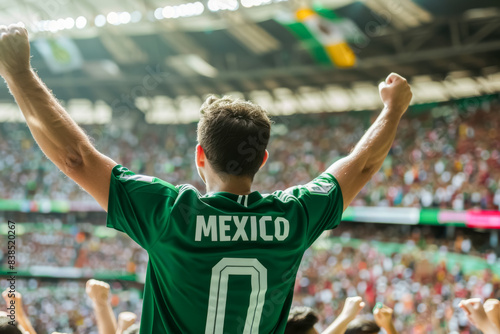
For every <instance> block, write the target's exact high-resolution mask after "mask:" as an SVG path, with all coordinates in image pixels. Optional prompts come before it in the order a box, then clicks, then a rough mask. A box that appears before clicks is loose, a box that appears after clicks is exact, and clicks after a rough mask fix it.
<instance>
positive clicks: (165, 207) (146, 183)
mask: <svg viewBox="0 0 500 334" xmlns="http://www.w3.org/2000/svg"><path fill="white" fill-rule="evenodd" d="M177 194H178V191H177V189H176V187H174V186H173V185H171V184H170V183H168V182H165V181H163V180H160V179H158V178H155V177H152V176H146V175H138V174H135V173H133V172H131V171H130V170H128V169H127V168H126V167H123V166H122V165H116V166H115V167H113V170H112V172H111V182H110V185H109V199H108V215H107V218H106V226H107V227H111V228H114V229H116V230H118V231H121V232H124V233H126V234H127V235H128V236H130V237H131V238H132V239H133V240H134V241H135V242H137V243H138V244H139V245H140V246H141V247H143V248H145V249H149V248H150V246H152V245H153V244H154V243H155V242H156V240H158V239H159V237H160V235H161V234H162V232H163V231H165V229H166V228H167V224H168V222H169V218H170V212H171V209H172V206H173V204H174V202H175V199H176V198H177Z"/></svg>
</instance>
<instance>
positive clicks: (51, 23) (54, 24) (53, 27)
mask: <svg viewBox="0 0 500 334" xmlns="http://www.w3.org/2000/svg"><path fill="white" fill-rule="evenodd" d="M47 30H48V31H50V32H57V30H58V29H57V21H54V20H51V21H49V27H48V29H47Z"/></svg>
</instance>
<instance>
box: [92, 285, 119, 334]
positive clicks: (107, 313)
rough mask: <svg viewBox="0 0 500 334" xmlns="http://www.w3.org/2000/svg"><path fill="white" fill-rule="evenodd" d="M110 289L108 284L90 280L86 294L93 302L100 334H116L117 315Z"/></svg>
mask: <svg viewBox="0 0 500 334" xmlns="http://www.w3.org/2000/svg"><path fill="white" fill-rule="evenodd" d="M109 291H110V287H109V284H108V283H106V282H102V281H98V280H95V279H90V280H88V281H87V285H86V287H85V292H86V293H87V295H88V296H89V297H90V299H91V300H92V305H93V306H94V314H95V317H96V321H97V330H98V332H99V334H115V333H116V329H117V325H116V318H115V314H114V313H113V309H112V308H111V303H110V302H109V296H110V293H109Z"/></svg>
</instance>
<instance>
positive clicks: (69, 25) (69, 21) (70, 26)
mask: <svg viewBox="0 0 500 334" xmlns="http://www.w3.org/2000/svg"><path fill="white" fill-rule="evenodd" d="M74 26H75V20H74V19H73V18H71V17H68V18H66V20H64V28H65V29H73V27H74Z"/></svg>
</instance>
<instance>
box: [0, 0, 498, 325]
mask: <svg viewBox="0 0 500 334" xmlns="http://www.w3.org/2000/svg"><path fill="white" fill-rule="evenodd" d="M0 8H1V9H0V24H10V23H17V22H23V23H24V24H25V26H26V28H27V29H28V31H29V33H30V39H31V52H32V55H33V57H32V66H33V67H34V68H35V69H36V70H37V71H38V73H39V75H40V77H41V78H42V79H43V81H44V82H45V83H46V84H47V86H48V87H49V88H50V89H52V90H53V92H54V94H55V95H56V97H57V98H58V99H59V100H60V101H61V103H62V104H63V105H64V106H65V108H66V109H67V110H68V112H69V113H70V114H71V115H72V117H73V118H74V119H75V120H76V121H77V122H78V123H79V124H80V125H81V126H82V127H83V128H84V129H85V131H86V132H87V133H88V135H89V136H90V137H92V138H93V141H94V143H95V145H96V147H97V148H98V149H99V150H100V151H101V152H103V153H104V154H106V155H108V156H110V157H111V158H112V159H114V160H115V161H117V162H118V163H120V164H122V165H124V166H126V167H128V168H129V169H131V170H132V171H134V172H136V173H141V174H147V175H154V176H157V177H159V178H162V179H164V180H166V181H168V182H170V183H173V184H181V183H191V184H193V185H195V186H196V187H197V188H198V189H199V190H200V191H202V192H204V186H203V183H202V182H201V180H200V179H199V177H198V175H197V173H196V168H195V164H194V148H195V145H196V121H197V120H198V117H199V116H198V115H199V107H200V105H201V103H202V101H203V100H204V99H205V97H206V96H207V95H208V94H219V95H224V94H227V95H231V96H235V97H241V98H245V99H250V100H252V101H254V102H256V103H258V104H260V105H262V106H264V107H265V108H266V109H267V110H268V111H269V113H270V114H271V115H272V117H273V120H274V122H275V124H274V128H273V130H272V139H271V143H270V146H269V148H268V149H269V152H270V156H271V159H270V161H269V163H267V164H266V166H265V167H264V168H263V170H262V171H261V172H260V173H259V174H257V177H256V180H255V181H256V182H255V187H254V190H259V191H261V192H263V193H270V192H272V191H274V190H277V189H284V188H287V187H289V186H292V185H296V184H302V183H306V182H308V181H310V180H311V179H312V178H314V177H315V176H317V175H318V174H319V173H320V172H322V171H323V170H324V169H325V168H326V167H327V166H328V165H329V164H331V163H333V162H334V161H336V160H337V159H340V158H342V157H343V156H345V155H347V154H348V153H349V151H350V150H351V149H352V148H353V147H354V145H355V144H356V142H357V141H358V140H359V138H360V137H361V136H362V134H363V133H364V131H365V130H366V129H367V128H368V126H369V125H370V124H371V122H372V121H373V120H374V119H375V117H376V116H377V114H378V112H379V110H380V109H381V107H382V104H381V102H380V99H379V96H378V89H377V85H378V83H379V82H380V81H382V80H383V79H385V77H386V76H387V75H388V74H389V73H390V72H397V73H399V74H401V75H403V76H405V77H406V78H407V79H408V80H409V82H410V84H411V85H412V90H413V93H414V98H413V101H412V105H411V106H410V109H409V110H408V112H407V115H406V116H405V117H404V119H403V120H402V122H401V125H400V127H399V131H398V135H397V138H396V141H395V142H394V145H393V147H392V149H391V152H390V153H389V155H388V157H387V159H386V160H385V162H384V165H383V167H382V169H381V170H380V171H379V172H378V173H377V174H376V175H375V177H374V178H373V179H372V181H371V182H370V183H369V184H368V185H367V186H366V187H365V188H364V189H363V191H362V192H361V193H360V194H359V196H358V197H357V198H356V200H355V201H354V202H353V203H352V205H351V207H349V208H348V209H347V210H346V211H345V213H344V216H343V221H344V222H343V223H342V224H341V226H340V227H339V228H337V229H336V230H333V231H331V232H328V233H325V235H324V236H323V237H322V238H321V239H319V240H318V241H317V242H316V243H315V245H314V246H313V247H312V248H311V249H310V250H308V251H307V253H306V255H305V257H304V261H303V265H302V267H301V269H300V270H299V274H298V277H297V283H296V287H295V301H294V304H296V305H307V306H312V307H314V308H316V309H318V310H319V313H320V315H321V324H320V326H322V325H327V324H329V323H330V322H332V321H333V319H335V317H336V316H337V315H338V313H339V312H340V310H341V306H342V303H343V301H344V300H345V298H346V297H349V296H356V295H360V296H363V298H364V299H365V302H367V304H368V307H367V308H366V309H367V310H366V312H365V313H369V310H371V308H372V307H373V306H374V304H375V303H376V302H383V303H385V304H387V305H389V306H390V307H392V308H394V313H395V324H396V327H397V329H398V330H400V332H401V333H408V334H409V333H412V334H413V333H475V330H474V329H472V327H471V326H470V325H469V323H468V322H467V319H466V317H465V315H464V314H463V313H462V312H461V311H460V309H458V308H457V305H458V302H459V301H460V300H461V299H463V298H469V297H481V298H485V299H486V298H490V297H491V298H500V260H499V259H498V256H499V255H500V246H499V242H498V229H499V228H500V212H499V207H500V95H499V92H500V63H499V59H500V5H499V3H498V2H497V1H494V0H476V1H466V0H453V1H452V0H444V1H431V0H388V1H385V0H366V1H353V0H317V1H308V0H208V1H207V0H200V1H196V2H187V1H181V0H179V1H174V0H172V1H170V0H164V1H160V0H127V1H123V0H122V1H118V0H100V1H98V0H81V1H75V0H47V1H44V2H37V1H35V0H17V1H15V2H13V1H5V0H0ZM0 173H1V177H0V221H2V222H5V224H1V225H0V238H1V239H0V273H2V272H3V273H6V272H7V271H8V270H7V260H6V256H7V224H6V222H7V220H13V221H15V222H16V233H17V240H16V242H17V243H16V246H17V254H16V256H17V269H18V278H19V280H18V281H17V289H18V290H19V291H20V292H21V293H23V297H24V304H25V305H26V309H27V311H28V314H29V315H30V317H31V320H32V323H33V324H34V326H35V328H36V329H37V330H38V331H39V333H45V332H52V331H55V330H57V331H59V332H72V333H97V331H96V327H95V319H94V318H93V314H92V308H91V303H90V300H89V299H87V297H86V295H85V292H84V286H85V281H86V280H87V279H89V278H96V279H101V280H105V281H107V282H109V283H110V284H111V288H112V298H111V303H112V305H113V306H114V308H115V311H116V312H117V313H119V312H120V311H124V310H128V311H133V312H136V313H137V314H139V315H140V313H141V304H142V299H141V298H142V289H143V282H144V278H145V270H146V266H147V259H148V257H147V253H146V252H145V251H144V250H142V249H141V248H140V247H139V246H138V245H136V244H135V243H134V242H133V241H132V240H130V239H129V238H128V237H127V236H125V235H124V234H121V233H119V232H116V231H114V230H111V229H108V228H106V227H105V218H106V214H105V212H104V211H102V210H101V209H100V207H99V206H98V204H97V203H96V202H95V201H94V200H93V199H92V198H91V197H90V196H89V195H88V194H87V193H85V192H84V191H83V190H81V189H80V188H79V187H78V186H77V185H76V184H75V183H74V182H73V181H71V180H69V179H68V178H66V177H65V176H64V175H63V174H62V173H61V172H59V171H58V170H57V169H56V168H55V166H54V165H52V163H51V162H50V161H49V160H48V159H46V158H45V157H44V155H43V153H42V152H41V151H40V149H39V148H38V146H37V145H36V143H35V142H34V140H33V138H32V137H31V135H30V132H29V130H28V128H27V126H26V124H25V122H24V119H23V116H22V114H21V112H20V111H19V109H18V107H17V106H16V104H15V103H14V100H13V98H12V97H11V96H10V94H9V91H8V89H7V87H6V85H0ZM6 287H7V282H6V280H0V288H1V289H2V290H3V289H5V288H6Z"/></svg>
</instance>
